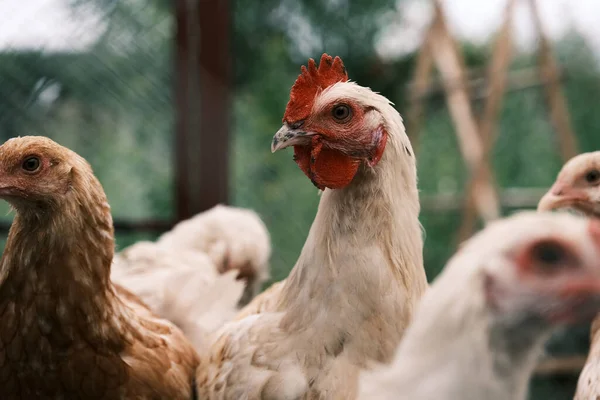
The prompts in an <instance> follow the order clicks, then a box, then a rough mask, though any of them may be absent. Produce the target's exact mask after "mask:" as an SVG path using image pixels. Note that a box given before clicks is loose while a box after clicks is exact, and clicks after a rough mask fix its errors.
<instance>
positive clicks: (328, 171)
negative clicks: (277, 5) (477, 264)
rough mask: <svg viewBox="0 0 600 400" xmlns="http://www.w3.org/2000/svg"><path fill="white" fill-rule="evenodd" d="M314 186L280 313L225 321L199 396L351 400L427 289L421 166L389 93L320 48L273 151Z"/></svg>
mask: <svg viewBox="0 0 600 400" xmlns="http://www.w3.org/2000/svg"><path fill="white" fill-rule="evenodd" d="M287 146H294V160H295V161H296V163H297V164H298V165H299V166H300V168H301V169H302V171H303V172H304V173H305V174H306V175H307V177H309V179H311V181H312V182H313V183H314V184H315V185H316V186H317V187H318V188H320V189H322V190H324V192H323V193H322V195H321V200H320V203H319V208H318V211H317V215H316V217H315V220H314V222H313V225H312V227H311V229H310V232H309V235H308V238H307V240H306V242H305V244H304V247H303V249H302V252H301V254H300V257H299V259H298V261H297V263H296V265H295V267H294V268H293V270H292V272H291V273H290V276H289V277H288V279H287V280H286V281H285V283H283V284H279V285H278V286H277V287H280V288H281V291H280V293H281V295H280V296H278V298H277V301H276V303H274V304H276V308H275V310H265V312H263V313H261V314H256V315H249V316H247V317H245V318H242V319H240V320H237V321H234V322H230V323H228V324H226V325H225V326H224V327H223V328H222V329H221V330H220V331H219V332H218V334H216V335H215V341H214V343H213V344H212V347H211V350H210V351H209V352H208V353H206V354H201V357H202V359H203V360H202V365H203V366H205V368H204V367H203V368H200V369H199V370H198V375H197V377H196V382H197V386H198V395H199V397H200V398H203V399H231V400H234V399H235V400H238V399H282V400H283V399H317V398H326V399H345V400H346V399H352V398H355V396H356V394H357V386H358V372H359V369H360V367H361V366H363V365H365V364H366V363H367V362H368V361H369V360H376V361H380V362H386V361H389V360H390V358H391V357H392V355H393V351H394V349H395V348H396V346H397V345H398V343H399V341H400V338H401V337H402V335H403V333H404V329H405V328H406V326H407V324H408V321H409V320H410V317H411V315H412V311H413V307H414V305H415V304H416V302H417V300H418V299H419V297H420V296H421V294H422V293H423V292H424V291H425V289H426V287H427V281H426V277H425V271H424V269H423V260H422V247H423V242H422V236H421V226H420V224H419V220H418V215H419V200H418V191H417V179H416V163H415V158H414V155H413V153H412V148H411V145H410V142H409V140H408V137H407V136H406V133H405V131H404V127H403V124H402V119H401V117H400V115H399V114H398V112H397V111H396V110H395V109H394V108H393V107H392V106H391V105H390V103H389V101H388V100H387V99H386V98H385V97H383V96H381V95H379V94H377V93H374V92H373V91H371V90H370V89H368V88H365V87H361V86H359V85H357V84H355V83H353V82H348V76H347V74H346V70H345V68H344V66H343V63H342V61H341V60H340V59H339V58H338V57H336V58H335V59H333V58H332V57H329V56H327V55H326V54H324V55H323V57H322V58H321V61H320V65H319V67H318V68H317V66H316V64H315V62H314V61H313V60H312V59H311V60H310V61H309V63H308V69H307V68H305V67H303V68H302V74H301V75H300V76H299V77H298V80H297V81H296V83H295V84H294V86H293V88H292V90H291V94H290V101H289V103H288V105H287V108H286V112H285V115H284V126H283V127H282V128H281V129H280V130H279V131H278V132H277V134H276V135H275V137H274V138H273V143H272V150H273V151H276V150H279V149H282V148H284V147H287Z"/></svg>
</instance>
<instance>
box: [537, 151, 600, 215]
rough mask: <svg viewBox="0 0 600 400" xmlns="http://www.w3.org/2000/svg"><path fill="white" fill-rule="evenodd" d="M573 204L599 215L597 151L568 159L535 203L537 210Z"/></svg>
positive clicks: (575, 206)
mask: <svg viewBox="0 0 600 400" xmlns="http://www.w3.org/2000/svg"><path fill="white" fill-rule="evenodd" d="M557 208H573V209H576V210H579V211H582V212H584V213H585V214H588V215H594V216H596V217H600V151H596V152H593V153H584V154H580V155H578V156H576V157H573V158H572V159H571V160H569V161H568V162H567V163H566V164H565V165H564V166H563V168H562V169H561V171H560V173H559V174H558V178H557V179H556V182H555V183H554V185H552V187H551V188H550V190H549V191H548V193H546V194H545V195H544V197H542V199H541V200H540V202H539V204H538V210H539V211H547V210H552V209H557Z"/></svg>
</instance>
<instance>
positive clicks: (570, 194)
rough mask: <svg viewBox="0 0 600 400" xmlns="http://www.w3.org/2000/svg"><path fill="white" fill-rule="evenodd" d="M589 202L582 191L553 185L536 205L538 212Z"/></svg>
mask: <svg viewBox="0 0 600 400" xmlns="http://www.w3.org/2000/svg"><path fill="white" fill-rule="evenodd" d="M587 201H589V199H588V197H587V195H586V193H585V192H584V191H582V190H576V189H571V188H565V187H564V186H563V185H562V184H560V183H555V184H554V186H552V188H550V190H549V191H548V193H546V194H545V195H544V197H542V199H541V200H540V202H539V203H538V207H537V210H538V211H550V210H554V209H557V208H561V207H566V206H571V205H573V204H575V203H582V202H587Z"/></svg>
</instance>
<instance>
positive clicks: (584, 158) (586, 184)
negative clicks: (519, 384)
mask: <svg viewBox="0 0 600 400" xmlns="http://www.w3.org/2000/svg"><path fill="white" fill-rule="evenodd" d="M561 208H564V209H570V210H575V211H577V212H579V213H583V214H585V215H588V216H590V217H593V218H600V151H596V152H593V153H585V154H580V155H578V156H576V157H573V158H572V159H571V160H569V161H568V162H567V163H566V164H565V165H564V166H563V168H562V169H561V171H560V173H559V174H558V177H557V178H556V182H555V183H554V185H552V187H551V188H550V190H548V193H546V194H545V195H544V197H543V198H542V199H541V200H540V202H539V204H538V210H540V211H546V210H553V209H561ZM590 336H591V344H590V353H589V356H588V359H587V361H586V364H585V366H584V368H583V371H581V375H580V376H579V381H578V383H577V392H576V394H575V399H576V400H588V399H597V398H598V397H600V314H599V315H598V316H597V317H596V319H595V320H594V322H593V324H592V329H591V334H590Z"/></svg>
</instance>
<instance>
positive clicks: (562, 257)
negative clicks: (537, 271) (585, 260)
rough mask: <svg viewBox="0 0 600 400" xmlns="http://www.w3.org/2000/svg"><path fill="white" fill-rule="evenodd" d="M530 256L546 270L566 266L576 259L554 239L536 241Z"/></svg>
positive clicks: (573, 262) (572, 263)
mask: <svg viewBox="0 0 600 400" xmlns="http://www.w3.org/2000/svg"><path fill="white" fill-rule="evenodd" d="M531 256H532V259H533V260H534V261H537V262H538V263H540V264H542V265H543V266H544V269H546V270H548V271H554V270H557V269H560V268H562V267H563V266H565V267H566V266H570V265H574V264H575V263H576V259H575V257H574V256H573V255H572V253H571V252H570V251H569V249H568V248H566V247H565V246H564V245H563V244H561V243H557V242H555V241H543V242H540V243H537V244H536V245H535V246H534V247H533V248H532V249H531Z"/></svg>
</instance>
